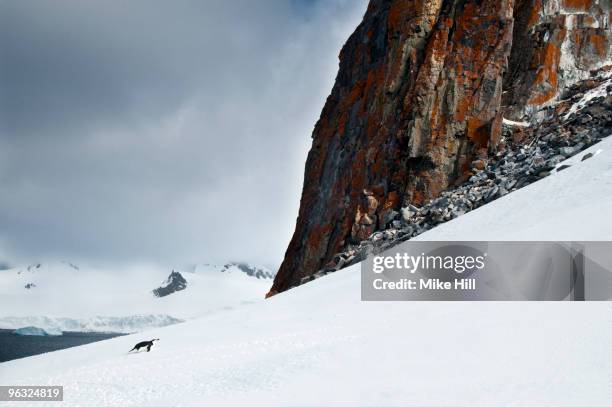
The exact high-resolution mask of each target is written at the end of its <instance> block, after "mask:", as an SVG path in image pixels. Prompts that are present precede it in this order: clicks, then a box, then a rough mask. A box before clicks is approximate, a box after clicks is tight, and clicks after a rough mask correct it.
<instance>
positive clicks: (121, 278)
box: [0, 262, 271, 332]
mask: <svg viewBox="0 0 612 407" xmlns="http://www.w3.org/2000/svg"><path fill="white" fill-rule="evenodd" d="M226 266H227V267H226ZM226 266H218V267H216V266H196V267H194V268H193V269H191V270H190V271H181V275H182V276H183V277H184V278H185V279H186V280H187V288H186V289H184V290H182V291H179V292H175V293H173V294H171V295H168V296H165V297H163V298H158V297H156V296H155V295H154V294H153V292H152V290H153V289H154V288H156V287H159V286H160V284H161V283H162V282H163V281H164V280H165V279H166V277H167V276H168V271H166V270H159V269H155V268H152V267H141V268H136V269H129V270H122V271H121V272H117V271H108V270H96V269H84V268H83V267H79V266H75V265H74V264H71V263H64V262H63V263H43V264H41V265H38V264H34V265H32V266H28V267H24V268H15V269H11V270H4V271H0V328H20V327H23V326H31V325H34V326H38V327H40V328H44V329H47V328H56V329H61V330H64V331H66V330H70V331H112V332H136V331H141V330H144V329H149V328H151V327H159V326H166V325H170V324H172V323H177V322H181V321H182V320H185V319H189V318H193V317H196V316H201V315H206V314H208V313H211V312H215V311H217V310H220V309H225V308H227V307H233V306H236V305H238V304H241V303H244V302H250V301H253V300H255V299H259V298H261V297H262V296H263V295H264V294H265V292H266V290H267V289H268V288H269V286H270V284H271V280H270V279H267V278H257V277H255V276H252V275H248V274H247V273H246V272H244V271H242V270H240V269H239V268H238V265H236V264H228V265H226ZM221 269H223V270H225V271H223V272H222V271H220V270H221ZM251 269H255V268H254V267H252V266H251ZM260 269H261V268H260ZM262 270H263V269H262ZM26 287H30V288H26Z"/></svg>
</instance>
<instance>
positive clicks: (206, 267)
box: [193, 262, 274, 280]
mask: <svg viewBox="0 0 612 407" xmlns="http://www.w3.org/2000/svg"><path fill="white" fill-rule="evenodd" d="M193 271H194V272H195V273H202V272H210V271H220V272H222V273H244V274H246V275H247V276H249V277H255V278H257V279H260V280H272V279H274V273H273V272H272V271H270V270H269V269H267V268H265V267H263V266H254V265H252V264H249V263H245V262H230V263H226V264H223V265H217V264H208V263H205V264H198V265H196V266H195V267H194V270H193Z"/></svg>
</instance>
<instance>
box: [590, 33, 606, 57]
mask: <svg viewBox="0 0 612 407" xmlns="http://www.w3.org/2000/svg"><path fill="white" fill-rule="evenodd" d="M589 42H590V43H591V44H592V45H593V48H595V51H596V52H597V54H598V55H599V56H600V57H605V56H606V53H607V52H608V46H607V44H606V42H607V41H606V37H604V36H603V35H601V34H596V33H592V34H591V35H590V36H589Z"/></svg>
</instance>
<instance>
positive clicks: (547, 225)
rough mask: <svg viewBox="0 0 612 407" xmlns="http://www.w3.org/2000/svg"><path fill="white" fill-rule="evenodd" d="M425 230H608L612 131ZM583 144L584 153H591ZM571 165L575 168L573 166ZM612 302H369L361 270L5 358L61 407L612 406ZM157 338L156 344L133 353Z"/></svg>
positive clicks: (448, 233)
mask: <svg viewBox="0 0 612 407" xmlns="http://www.w3.org/2000/svg"><path fill="white" fill-rule="evenodd" d="M593 150H594V152H599V154H596V155H594V156H593V157H592V158H591V159H589V160H586V161H584V162H581V161H580V157H576V158H574V159H571V163H572V164H573V165H572V167H570V168H567V169H565V170H563V171H562V172H557V173H554V174H553V175H551V176H550V177H548V178H546V179H544V180H542V181H539V182H536V183H534V184H532V185H530V186H528V187H526V188H524V189H522V190H519V191H516V192H514V193H512V194H509V195H507V196H505V197H503V198H500V199H498V200H497V201H495V202H493V203H491V204H489V205H486V206H484V207H482V208H479V209H476V210H474V211H473V212H471V213H469V214H466V215H464V216H462V217H460V218H458V219H456V220H453V221H450V222H448V223H446V224H444V225H441V226H439V227H437V228H436V229H434V230H431V231H429V232H427V233H425V234H423V235H422V236H420V237H419V239H430V240H435V239H465V240H468V239H474V238H477V239H479V240H480V239H524V240H529V239H572V240H576V239H609V238H610V236H611V235H610V233H611V232H610V231H611V230H612V218H611V217H610V216H607V215H606V214H607V213H609V212H610V211H611V210H612V201H611V200H610V197H611V196H612V140H606V141H604V142H602V143H600V144H598V145H597V146H595V147H593ZM585 153H586V152H585ZM566 164H567V163H566ZM611 314H612V305H611V304H609V303H607V302H600V303H596V302H592V303H581V304H578V303H559V302H555V303H553V302H542V303H536V302H531V303H527V302H525V303H504V302H497V303H469V302H463V303H462V302H452V303H442V302H419V303H411V302H394V303H365V302H361V301H360V274H359V266H358V265H356V266H352V267H349V268H347V269H343V270H341V271H339V272H337V273H334V274H330V275H328V276H325V277H323V278H320V279H318V280H315V281H313V282H311V283H308V284H305V285H303V286H300V287H297V288H295V289H292V290H290V291H288V292H286V293H282V294H279V295H276V296H274V297H273V298H271V299H269V300H257V301H254V302H253V303H249V304H241V305H239V306H237V307H235V308H232V309H226V310H223V311H221V312H217V313H212V314H210V315H206V316H203V317H201V318H198V319H196V320H193V321H189V322H186V323H184V324H178V325H174V326H170V327H166V328H162V329H156V330H153V331H151V332H147V333H145V334H137V335H130V336H125V337H119V338H114V339H111V340H108V341H102V342H97V343H94V344H90V345H86V346H81V347H77V348H72V349H67V350H64V351H59V352H53V353H49V354H46V355H40V356H34V357H30V358H25V359H21V360H15V361H10V362H6V363H3V364H0V383H11V384H32V383H37V384H54V385H63V386H65V392H64V393H65V400H66V405H88V406H96V405H122V406H130V405H139V406H166V405H184V406H199V405H223V406H226V405H236V406H237V405H266V406H270V405H275V406H276V405H279V406H280V405H282V406H285V405H291V406H320V405H334V406H377V405H385V406H394V405H397V406H407V405H408V406H470V407H473V406H498V405H505V406H510V405H512V406H554V407H559V406H595V407H598V406H601V407H604V406H609V405H610V402H611V400H612V393H611V390H610V389H611V388H612V382H611V381H610V378H611V377H612V348H611V347H610V343H612V324H611V321H612V319H611V318H610V315H611ZM153 337H156V338H160V341H159V342H158V343H156V345H155V346H154V348H153V350H152V351H151V352H150V353H146V352H144V353H137V354H129V355H128V354H127V351H128V350H129V349H130V348H131V347H132V346H133V345H134V344H135V343H136V342H138V341H140V340H144V339H150V338H153Z"/></svg>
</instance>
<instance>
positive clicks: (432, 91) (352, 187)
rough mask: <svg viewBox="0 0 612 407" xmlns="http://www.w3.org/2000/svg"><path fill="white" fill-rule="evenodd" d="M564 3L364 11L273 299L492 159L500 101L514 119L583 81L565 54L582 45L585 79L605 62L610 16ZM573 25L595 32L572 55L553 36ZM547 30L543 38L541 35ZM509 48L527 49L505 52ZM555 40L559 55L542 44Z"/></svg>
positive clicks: (421, 4)
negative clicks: (544, 65)
mask: <svg viewBox="0 0 612 407" xmlns="http://www.w3.org/2000/svg"><path fill="white" fill-rule="evenodd" d="M553 3H554V4H553ZM559 3H560V2H558V1H548V2H547V1H544V0H542V1H537V0H517V3H516V4H515V3H514V1H513V0H495V1H493V0H482V1H476V0H433V1H410V2H407V1H399V0H372V1H371V2H370V4H369V6H368V9H367V11H366V14H365V16H364V19H363V21H362V22H361V24H360V25H359V26H358V27H357V29H356V30H355V32H354V33H353V34H352V35H351V37H350V38H349V39H348V41H347V43H346V44H345V46H344V47H343V49H342V51H341V53H340V69H339V72H338V76H337V78H336V82H335V85H334V87H333V89H332V92H331V95H330V96H329V97H328V99H327V101H326V103H325V106H324V108H323V111H322V114H321V117H320V119H319V121H318V122H317V124H316V126H315V129H314V132H313V144H312V149H311V151H310V153H309V155H308V159H307V162H306V171H305V179H304V187H303V192H302V199H301V206H300V212H299V217H298V220H297V225H296V229H295V233H294V235H293V238H292V240H291V242H290V244H289V247H288V249H287V252H286V254H285V259H284V261H283V263H282V265H281V267H280V269H279V272H278V273H277V276H276V278H275V281H274V285H273V287H272V289H271V294H274V293H276V292H279V291H283V290H286V289H288V288H289V287H291V286H294V285H296V284H299V282H300V281H302V280H303V279H305V278H308V277H309V276H312V275H313V274H315V273H316V272H317V271H319V270H322V269H324V267H325V265H326V264H329V263H330V261H332V260H333V259H334V255H335V254H337V253H339V252H342V251H343V250H344V249H346V248H347V247H351V246H355V245H357V244H359V242H361V241H364V239H367V238H369V237H370V236H372V233H374V232H375V231H378V230H384V229H387V228H389V227H391V225H392V222H393V221H394V220H396V217H397V214H398V213H399V211H400V209H401V208H405V207H408V205H414V206H422V205H423V204H425V203H426V202H429V201H430V200H431V199H433V198H436V197H438V196H440V194H441V193H442V192H443V191H446V190H448V189H449V188H451V187H452V186H454V185H459V184H461V183H463V182H465V181H466V180H467V179H468V178H469V177H470V176H471V175H470V170H471V163H472V162H474V161H477V160H478V159H482V160H486V159H487V158H488V157H489V156H490V155H491V154H495V153H497V151H498V147H499V142H500V140H501V135H502V119H503V114H504V106H502V99H504V100H505V101H507V102H505V104H508V103H510V104H511V106H506V107H505V109H506V110H507V111H508V112H511V113H513V114H514V116H512V117H513V118H518V117H519V116H520V117H522V114H523V112H527V113H531V111H532V110H537V109H535V108H533V109H531V110H530V109H528V107H529V106H536V107H541V106H542V105H544V104H546V103H551V101H553V100H554V99H555V98H556V97H557V95H558V94H559V93H561V92H562V91H563V90H564V89H565V87H567V86H568V85H569V84H571V83H573V82H574V81H575V80H578V79H581V78H582V77H583V76H584V75H583V73H576V74H575V79H571V75H570V73H572V72H574V71H575V68H572V67H571V66H570V65H571V64H570V63H568V62H566V60H565V59H563V55H565V53H567V52H568V51H567V50H568V49H569V48H571V44H579V45H580V46H579V47H578V48H576V49H578V51H576V52H575V53H574V54H573V55H577V57H576V58H574V59H572V61H574V62H573V63H574V65H580V66H582V67H584V69H585V72H587V71H586V70H588V68H593V67H597V66H599V65H603V64H604V63H605V61H606V60H607V58H609V49H605V52H600V51H601V47H600V46H599V45H601V42H602V41H603V46H604V48H605V47H606V44H609V42H608V41H609V34H608V33H609V32H608V31H607V29H608V25H607V24H608V21H609V4H608V5H604V4H603V3H606V2H605V1H597V0H593V1H586V0H563V1H561V3H562V4H563V7H561V6H559ZM586 3H588V4H586ZM555 4H556V6H555ZM538 7H540V9H538ZM555 7H557V8H556V9H555ZM570 9H571V10H574V11H575V12H573V13H572V14H571V16H570V15H569V14H567V13H569V11H568V10H570ZM555 10H557V11H555ZM576 10H578V11H576ZM580 10H584V11H580ZM605 10H608V11H607V13H608V14H605V13H604V11H605ZM562 12H563V13H566V14H564V15H561V14H560V13H562ZM555 13H556V14H555ZM589 13H592V14H593V16H594V17H593V19H594V21H596V22H591V21H590V20H589V19H588V17H589V16H590V14H589ZM559 15H561V17H559ZM515 16H516V19H517V26H516V27H515V26H514V19H515ZM579 20H580V21H579ZM570 22H571V24H574V23H576V27H578V26H580V24H582V25H583V26H584V25H586V24H591V25H597V26H598V27H597V28H593V27H591V28H593V30H595V31H593V32H591V31H589V30H590V29H591V28H589V30H586V28H585V30H586V31H584V32H583V31H576V30H574V31H576V33H575V34H576V35H573V34H572V35H570V38H577V39H576V41H573V42H572V43H571V44H569V45H568V44H567V41H565V40H564V39H562V38H561V36H560V34H558V33H557V34H558V35H556V36H554V35H553V34H555V33H556V32H555V30H561V29H563V27H567V26H568V24H570ZM555 27H557V28H555ZM559 27H561V28H559ZM544 29H545V30H547V31H550V32H551V33H550V34H545V33H544V34H542V33H540V31H542V30H544ZM597 30H599V31H597ZM567 31H568V30H567V29H566V33H565V34H564V38H566V37H565V36H566V35H568V34H567ZM578 34H579V35H578ZM581 35H586V36H587V37H588V38H591V40H585V39H582V37H580V36H581ZM593 35H595V36H596V35H600V36H602V37H603V39H602V41H599V40H592V38H595V37H593ZM535 37H537V38H538V40H539V42H533V38H535ZM578 37H580V38H578ZM513 41H514V42H515V43H518V44H519V45H520V46H526V44H529V45H530V46H531V49H530V51H529V52H525V53H521V52H520V51H519V50H516V49H515V50H513V48H512V44H513ZM530 41H531V42H530ZM555 41H556V43H558V44H559V46H558V47H557V48H558V52H556V51H555V49H556V48H553V47H552V45H550V44H552V43H555ZM564 41H565V42H564ZM556 43H555V44H556ZM589 44H595V45H593V46H591V45H589ZM576 46H578V45H576ZM568 47H569V48H568ZM608 48H609V47H608ZM571 49H572V50H574V48H571ZM549 54H552V56H551V55H549ZM557 54H558V55H557ZM557 56H558V57H557ZM589 58H590V59H589ZM542 61H544V62H547V63H548V62H550V61H552V62H551V64H549V65H550V66H549V67H548V68H545V69H544V70H540V69H539V68H538V67H534V66H533V65H534V64H539V65H542ZM539 65H538V66H539ZM508 68H510V69H509V70H508ZM507 70H508V72H507ZM553 72H554V74H553ZM559 72H561V73H562V75H561V76H562V77H563V78H564V79H563V80H562V81H559V80H558V78H559V76H560V75H559ZM555 76H556V78H557V79H556V81H555V80H554V78H555ZM504 77H506V84H504ZM544 79H545V81H544ZM546 81H547V82H546ZM553 82H554V86H552V85H553ZM509 83H510V85H508V84H509ZM504 86H505V88H506V92H505V93H503V90H504ZM549 88H553V90H550V89H549ZM542 93H545V94H546V98H544V97H540V96H539V95H540V94H542Z"/></svg>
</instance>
